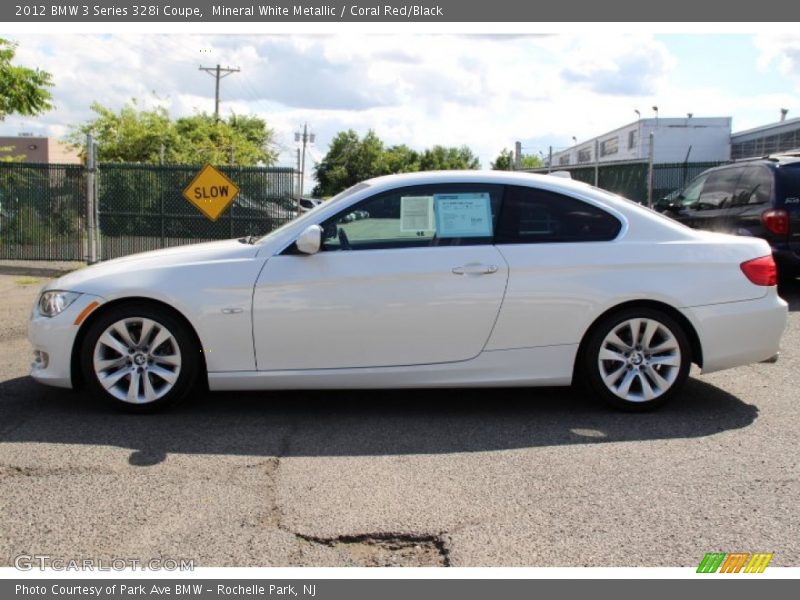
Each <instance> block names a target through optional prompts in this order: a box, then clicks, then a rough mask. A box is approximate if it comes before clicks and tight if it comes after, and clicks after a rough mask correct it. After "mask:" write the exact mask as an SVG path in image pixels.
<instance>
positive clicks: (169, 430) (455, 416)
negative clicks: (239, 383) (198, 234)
mask: <svg viewBox="0 0 800 600" xmlns="http://www.w3.org/2000/svg"><path fill="white" fill-rule="evenodd" d="M23 267H24V265H23ZM16 268H17V267H13V269H12V266H6V267H5V268H4V267H3V266H2V265H0V297H2V298H3V302H2V304H0V565H2V566H10V565H12V564H13V562H14V558H15V557H16V556H19V555H21V554H26V555H34V554H38V555H49V556H51V557H60V558H63V559H65V560H70V559H83V558H93V559H102V560H106V561H110V560H112V559H115V558H116V559H125V560H131V559H136V560H140V561H147V560H150V559H152V558H161V559H163V558H173V559H191V560H194V564H195V566H350V565H352V566H373V565H377V566H382V565H409V566H696V565H697V564H698V563H699V562H700V560H701V559H702V558H703V556H704V554H705V553H706V552H711V551H723V552H725V551H727V552H733V551H744V552H773V553H774V558H773V560H772V563H771V565H774V566H800V512H799V511H798V510H797V508H798V498H800V484H798V473H799V472H800V470H799V469H798V444H797V442H798V431H800V406H799V405H800V393H799V392H798V389H800V282H798V284H797V285H793V286H787V288H786V289H783V290H782V294H783V295H784V297H786V298H787V299H788V300H789V302H790V304H791V310H792V312H791V313H790V323H789V327H788V329H787V331H786V334H785V337H784V340H783V351H782V355H781V358H780V360H779V361H778V362H777V363H776V364H757V365H751V366H747V367H742V368H738V369H732V370H729V371H723V372H720V373H715V374H711V375H699V374H698V373H697V372H693V377H692V378H691V379H690V381H689V383H688V385H687V387H686V389H685V393H683V394H682V395H681V397H680V398H678V399H676V400H675V401H674V402H672V403H671V404H669V405H667V406H665V407H664V408H663V409H661V410H660V411H657V412H654V413H648V414H625V413H619V412H614V411H612V410H610V409H607V408H606V407H605V406H604V405H601V404H600V403H598V402H596V401H595V400H594V399H593V398H591V397H589V396H587V395H586V394H585V393H581V392H574V391H571V390H570V389H556V388H547V389H510V390H509V389H505V390H504V389H497V390H445V391H442V390H422V391H418V390H411V391H409V390H406V391H377V392H373V391H358V392H356V391H351V392H348V391H345V392H268V393H247V394H237V393H215V394H209V395H207V396H205V397H197V398H193V399H192V400H191V401H190V402H187V403H185V404H183V405H181V406H180V407H178V408H177V409H175V410H172V411H169V412H165V413H161V414H156V415H128V414H119V413H116V412H112V411H110V410H108V409H106V408H104V407H102V406H98V405H97V404H95V403H94V402H93V401H91V400H90V399H88V398H87V397H85V395H84V394H82V393H77V392H71V391H67V390H58V389H53V388H47V387H45V386H42V385H39V384H37V383H35V382H34V381H33V380H31V379H30V378H29V377H28V375H27V373H28V368H29V364H30V360H31V357H30V347H29V345H28V342H27V340H26V339H25V329H26V321H27V319H28V315H29V313H30V308H31V305H32V302H33V300H34V298H35V296H36V293H37V290H38V288H39V287H40V286H41V284H42V283H43V282H44V281H45V277H48V276H51V275H52V274H54V273H55V272H56V271H57V269H54V270H52V271H51V270H49V269H48V268H43V269H42V270H40V271H37V272H32V274H26V271H25V270H24V268H22V270H14V269H16Z"/></svg>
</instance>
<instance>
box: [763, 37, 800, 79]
mask: <svg viewBox="0 0 800 600" xmlns="http://www.w3.org/2000/svg"><path fill="white" fill-rule="evenodd" d="M755 43H756V47H757V48H758V49H759V51H760V53H761V54H760V56H759V59H758V65H759V67H760V68H761V69H762V70H769V69H775V68H777V69H778V71H780V73H781V74H782V75H784V76H786V77H788V78H790V79H791V80H792V81H793V83H794V84H795V86H800V36H797V35H787V34H783V35H779V34H773V35H759V36H757V37H756V40H755ZM795 89H797V87H796V88H795Z"/></svg>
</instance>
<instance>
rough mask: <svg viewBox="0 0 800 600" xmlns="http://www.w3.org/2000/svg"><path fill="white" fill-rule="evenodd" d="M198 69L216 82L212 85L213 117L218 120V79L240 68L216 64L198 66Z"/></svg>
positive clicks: (236, 71)
mask: <svg viewBox="0 0 800 600" xmlns="http://www.w3.org/2000/svg"><path fill="white" fill-rule="evenodd" d="M200 70H201V71H205V72H206V73H208V74H209V75H211V76H212V77H213V78H214V79H216V84H215V86H214V119H216V120H217V121H219V80H220V79H222V78H223V77H227V76H228V75H231V74H232V73H238V72H239V71H240V69H231V68H230V67H225V68H222V67H220V66H219V65H217V66H216V67H200Z"/></svg>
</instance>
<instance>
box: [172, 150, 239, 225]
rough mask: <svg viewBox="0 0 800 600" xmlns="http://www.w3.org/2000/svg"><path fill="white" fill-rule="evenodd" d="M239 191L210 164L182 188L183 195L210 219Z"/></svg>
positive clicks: (221, 210)
mask: <svg viewBox="0 0 800 600" xmlns="http://www.w3.org/2000/svg"><path fill="white" fill-rule="evenodd" d="M238 193H239V188H238V186H237V185H236V184H235V183H233V182H232V181H231V180H230V179H228V178H227V177H225V175H223V174H222V173H221V172H220V171H219V170H218V169H216V168H214V167H213V166H212V165H210V164H209V165H206V166H205V167H203V168H202V169H200V172H199V173H198V174H197V175H195V176H194V179H192V182H191V183H190V184H189V185H187V186H186V189H185V190H183V197H184V198H186V199H187V200H188V201H189V202H191V203H192V204H194V205H195V206H196V207H197V208H198V209H200V212H202V213H203V214H204V215H205V216H207V217H208V218H209V219H211V220H212V221H216V220H217V219H219V216H220V215H221V214H222V213H224V212H225V209H226V208H228V206H230V204H231V202H233V200H234V198H236V195H237V194H238Z"/></svg>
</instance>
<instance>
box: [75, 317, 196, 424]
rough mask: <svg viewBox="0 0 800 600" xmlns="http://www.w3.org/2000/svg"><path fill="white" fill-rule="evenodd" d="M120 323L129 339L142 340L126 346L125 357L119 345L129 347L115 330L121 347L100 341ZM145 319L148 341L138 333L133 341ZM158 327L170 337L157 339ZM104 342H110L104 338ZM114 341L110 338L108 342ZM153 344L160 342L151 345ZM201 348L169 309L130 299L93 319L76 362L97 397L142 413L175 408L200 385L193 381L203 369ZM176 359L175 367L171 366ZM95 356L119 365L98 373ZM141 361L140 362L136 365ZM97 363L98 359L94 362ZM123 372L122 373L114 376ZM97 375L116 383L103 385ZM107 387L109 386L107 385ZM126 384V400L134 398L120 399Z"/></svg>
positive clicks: (115, 337)
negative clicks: (149, 324)
mask: <svg viewBox="0 0 800 600" xmlns="http://www.w3.org/2000/svg"><path fill="white" fill-rule="evenodd" d="M122 322H124V323H125V331H126V332H127V333H128V336H129V340H131V342H141V343H140V344H139V343H136V344H134V346H135V347H136V348H137V349H136V351H135V352H133V353H132V352H131V351H130V350H129V352H128V355H125V354H124V353H123V352H122V351H121V350H122V347H123V346H126V347H130V346H131V345H130V344H127V343H125V342H124V340H123V338H122V336H121V335H119V330H115V331H114V332H113V333H111V335H112V337H113V338H114V340H116V342H119V343H120V347H119V349H117V348H116V347H114V348H112V346H111V345H109V344H108V343H107V342H103V343H101V344H99V345H98V342H99V341H100V338H101V336H103V335H104V334H105V333H107V332H108V330H109V328H111V327H112V326H114V325H115V324H117V325H120V323H122ZM149 322H152V323H153V325H152V326H151V327H150V329H149V331H148V332H147V333H148V335H147V336H146V337H147V339H145V340H141V337H140V339H138V340H137V339H136V334H137V324H138V334H139V336H141V334H142V333H143V332H144V329H145V327H146V325H145V324H146V323H149ZM162 331H166V334H169V338H168V339H166V340H165V341H160V339H161V338H159V335H164V334H162V333H161V332H162ZM104 340H107V341H108V338H104ZM114 340H111V343H112V345H113V341H114ZM148 340H149V341H148ZM151 344H158V346H157V347H152V348H151V347H150V345H151ZM176 350H177V352H176ZM200 351H201V349H200V348H198V345H197V342H196V340H195V336H194V335H193V333H192V332H191V331H190V330H189V328H188V327H187V326H186V325H185V323H184V322H183V321H182V320H181V319H180V318H178V317H176V316H175V315H174V314H173V313H172V312H170V311H169V310H165V309H163V308H159V307H158V306H155V305H153V304H149V303H144V302H131V303H126V304H120V305H118V306H114V307H112V308H110V309H108V310H107V311H105V312H103V313H102V314H101V315H99V316H98V318H97V319H96V320H95V321H94V322H93V323H91V325H90V326H89V329H88V330H87V332H86V335H85V336H84V338H83V343H82V345H81V348H80V365H81V371H82V373H83V378H84V381H85V383H86V387H87V389H88V391H89V392H90V393H91V394H92V395H93V396H94V397H95V398H97V399H98V400H100V401H102V402H104V403H106V404H108V405H111V406H113V407H114V408H116V409H118V410H123V411H126V412H134V413H146V412H154V411H157V410H162V409H164V408H167V407H169V406H174V405H175V404H177V403H178V402H180V401H181V400H184V399H185V398H186V396H188V395H189V393H190V392H191V391H192V390H194V389H196V388H198V387H199V386H198V385H197V384H198V380H199V375H200V371H201V359H200ZM142 356H144V358H142ZM176 357H177V361H178V365H177V366H176V365H175V364H174V362H175V361H176ZM95 358H97V359H98V361H99V360H104V361H105V362H108V363H112V362H113V363H120V364H115V365H114V366H113V367H112V368H110V369H108V370H105V371H104V370H102V369H101V370H100V371H101V372H100V374H98V372H97V369H96V368H95ZM167 361H171V362H167ZM140 362H142V363H144V364H141V365H140ZM100 364H102V363H98V365H100ZM133 370H136V371H138V375H137V374H136V373H133ZM123 371H124V372H125V374H123V375H121V376H120V377H117V376H118V375H120V374H121V373H123ZM101 375H106V376H107V377H108V376H109V375H110V376H111V377H109V378H108V379H106V381H107V382H110V381H112V380H116V381H118V383H116V384H113V385H112V384H109V383H107V384H106V385H104V384H103V383H101V380H100V378H101ZM165 377H166V379H165ZM145 379H147V381H145ZM168 379H173V381H172V382H170V381H168ZM109 385H112V387H110V388H108V386H109ZM126 386H127V391H128V394H129V396H128V398H131V397H132V396H133V395H135V396H136V399H137V402H132V401H130V400H128V399H126V398H122V397H121V396H123V395H124V392H125V388H126ZM148 396H149V397H148Z"/></svg>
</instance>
